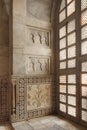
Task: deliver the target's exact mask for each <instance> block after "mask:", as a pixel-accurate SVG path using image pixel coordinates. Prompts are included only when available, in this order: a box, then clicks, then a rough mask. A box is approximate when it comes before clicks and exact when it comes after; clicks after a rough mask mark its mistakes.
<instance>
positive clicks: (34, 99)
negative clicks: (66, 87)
mask: <svg viewBox="0 0 87 130" xmlns="http://www.w3.org/2000/svg"><path fill="white" fill-rule="evenodd" d="M51 98H52V87H51V85H48V84H40V85H38V84H37V85H28V86H27V110H28V111H29V110H34V109H38V108H47V107H51V106H52V100H51Z"/></svg>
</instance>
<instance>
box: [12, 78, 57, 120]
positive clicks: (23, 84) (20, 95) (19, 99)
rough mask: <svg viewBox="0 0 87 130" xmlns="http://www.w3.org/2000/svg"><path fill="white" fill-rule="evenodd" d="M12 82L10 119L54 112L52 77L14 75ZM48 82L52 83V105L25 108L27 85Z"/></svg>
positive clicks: (21, 118) (20, 118)
mask: <svg viewBox="0 0 87 130" xmlns="http://www.w3.org/2000/svg"><path fill="white" fill-rule="evenodd" d="M12 84H13V93H15V94H13V95H15V96H14V97H13V102H15V103H14V104H13V108H12V111H13V113H12V121H17V120H18V121H19V120H25V119H30V118H34V117H39V116H44V115H49V114H52V113H54V111H55V107H56V103H55V99H56V97H55V86H54V84H53V78H52V77H46V78H45V77H27V76H18V77H16V76H14V77H13V78H12ZM36 84H48V85H52V106H49V107H45V108H37V109H34V110H27V85H36Z"/></svg>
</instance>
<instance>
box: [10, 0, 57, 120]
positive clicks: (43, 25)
mask: <svg viewBox="0 0 87 130" xmlns="http://www.w3.org/2000/svg"><path fill="white" fill-rule="evenodd" d="M29 2H30V5H31V6H32V2H31V1H30V0H22V1H21V0H14V1H13V27H12V28H13V45H12V51H13V52H12V83H13V102H12V104H13V105H12V106H13V107H12V109H13V110H12V120H13V121H17V120H25V119H29V118H34V117H38V116H44V115H48V114H51V113H53V112H54V111H55V96H54V93H55V86H54V82H53V77H54V69H53V66H54V55H53V29H52V24H51V23H50V21H49V22H46V21H47V20H46V19H45V18H47V17H49V18H48V19H50V15H47V14H46V13H47V11H48V10H49V12H50V10H51V9H50V7H49V5H48V7H49V8H47V11H46V8H44V7H43V8H44V15H43V14H42V15H43V18H44V19H43V20H42V19H40V16H39V15H41V14H39V15H38V17H39V18H37V14H36V15H35V16H36V17H33V13H35V7H32V8H33V10H31V11H33V12H32V17H30V14H29V12H28V11H29V10H28V8H30V5H29ZM33 2H35V1H33ZM49 3H50V1H49V2H48V4H49ZM37 4H38V2H37ZM35 6H36V7H38V5H35ZM43 6H44V4H43ZM40 9H41V8H40ZM36 11H37V10H36ZM38 11H40V10H38ZM42 12H43V10H42ZM37 13H38V12H37ZM45 15H46V17H45ZM31 82H32V83H31ZM37 83H38V84H37ZM28 86H31V91H29V89H28ZM38 87H39V88H38ZM27 89H28V90H27ZM39 91H40V92H39ZM27 92H28V93H27ZM35 97H37V98H35ZM43 97H44V98H46V99H48V102H47V101H46V99H43ZM29 101H30V103H29ZM38 103H39V107H38Z"/></svg>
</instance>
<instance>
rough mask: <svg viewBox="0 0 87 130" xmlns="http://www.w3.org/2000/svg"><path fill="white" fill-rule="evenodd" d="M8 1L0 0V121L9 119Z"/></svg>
mask: <svg viewBox="0 0 87 130" xmlns="http://www.w3.org/2000/svg"><path fill="white" fill-rule="evenodd" d="M9 1H10V0H0V122H4V121H8V120H9V104H8V102H9V100H8V89H9V83H8V73H9V69H8V67H9V51H8V50H9Z"/></svg>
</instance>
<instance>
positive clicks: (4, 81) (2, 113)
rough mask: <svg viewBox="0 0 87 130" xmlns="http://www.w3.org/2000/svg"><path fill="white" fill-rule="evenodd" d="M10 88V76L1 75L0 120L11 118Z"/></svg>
mask: <svg viewBox="0 0 87 130" xmlns="http://www.w3.org/2000/svg"><path fill="white" fill-rule="evenodd" d="M8 89H9V80H8V78H7V77H0V122H1V121H7V120H8V118H9V104H8V102H9V100H8Z"/></svg>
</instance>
